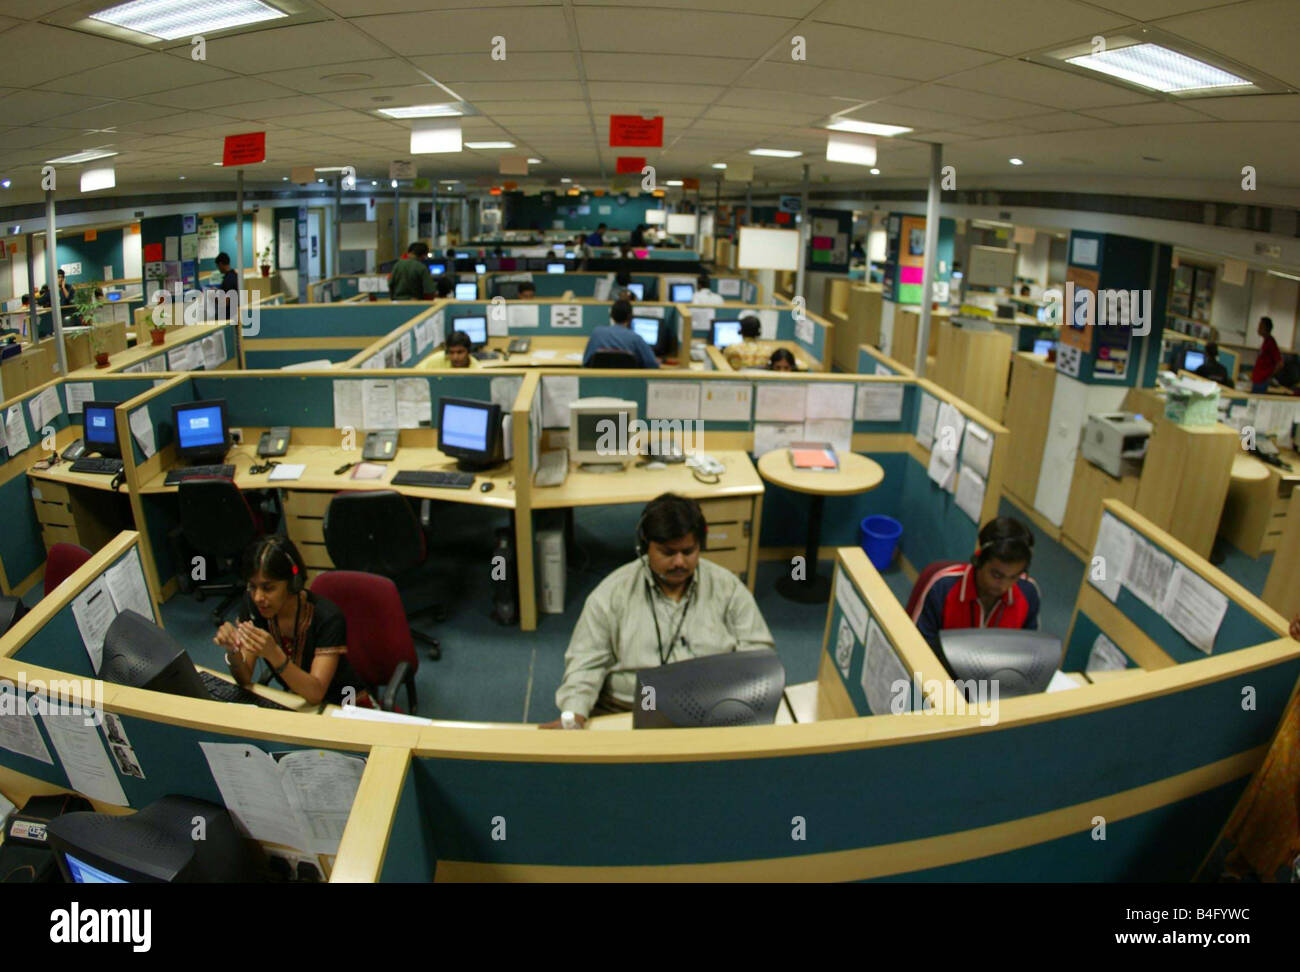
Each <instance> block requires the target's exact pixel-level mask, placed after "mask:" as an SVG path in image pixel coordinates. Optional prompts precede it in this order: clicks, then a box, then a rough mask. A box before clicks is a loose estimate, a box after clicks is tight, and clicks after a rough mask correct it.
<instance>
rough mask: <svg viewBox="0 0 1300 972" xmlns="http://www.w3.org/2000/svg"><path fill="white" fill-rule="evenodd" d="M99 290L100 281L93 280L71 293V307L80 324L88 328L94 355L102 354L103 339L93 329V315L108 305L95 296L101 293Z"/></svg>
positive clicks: (75, 288) (100, 297)
mask: <svg viewBox="0 0 1300 972" xmlns="http://www.w3.org/2000/svg"><path fill="white" fill-rule="evenodd" d="M99 288H100V281H98V280H94V281H91V282H90V283H85V284H80V285H78V286H77V287H74V288H73V291H72V306H73V307H75V308H76V309H77V317H78V318H80V319H81V323H82V324H84V325H87V326H89V327H90V345H91V347H92V348H93V349H94V351H95V353H96V354H101V353H102V352H103V350H104V347H103V345H104V338H103V335H102V334H101V333H100V332H99V331H98V330H97V329H96V328H95V327H94V324H95V314H96V313H97V312H98V311H99V309H100V308H101V307H103V306H104V305H105V304H107V303H108V301H107V300H105V299H104V298H103V297H102V296H97V295H98V294H102V293H103V291H102V290H100V289H99Z"/></svg>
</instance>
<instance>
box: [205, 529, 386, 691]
mask: <svg viewBox="0 0 1300 972" xmlns="http://www.w3.org/2000/svg"><path fill="white" fill-rule="evenodd" d="M242 573H243V577H244V579H245V581H246V583H247V584H248V593H247V594H245V595H244V603H243V606H242V607H241V609H240V612H239V623H238V624H237V625H235V624H231V623H230V622H228V621H227V622H226V623H225V624H223V625H222V626H221V627H220V628H219V629H218V630H217V636H216V637H215V638H214V639H213V640H214V641H215V642H216V643H217V644H219V645H221V646H222V647H223V648H225V649H226V661H227V663H229V665H230V673H231V674H232V675H234V677H235V680H236V681H237V682H239V684H240V685H244V686H247V685H249V684H250V683H251V682H252V681H253V672H254V670H255V669H256V668H257V660H258V658H262V659H264V660H265V661H266V663H267V665H269V666H270V667H271V671H272V673H273V674H274V675H275V677H276V680H277V681H279V683H280V684H281V686H283V687H284V688H285V689H286V690H288V691H290V692H293V693H294V694H295V695H299V696H301V697H302V698H303V699H305V700H307V701H308V702H311V703H318V702H322V701H324V702H333V703H334V704H336V705H338V704H342V702H343V691H344V689H346V688H349V687H350V688H351V689H352V693H353V696H354V699H355V696H356V695H359V694H360V692H361V681H360V680H359V679H358V678H357V677H356V675H355V674H354V673H353V671H352V667H351V666H350V665H349V664H348V662H347V658H346V654H347V650H348V649H347V642H348V639H347V624H346V622H345V621H344V619H343V612H342V611H340V610H339V608H338V606H337V605H335V604H334V603H333V602H332V601H328V600H326V599H325V598H323V597H319V596H317V595H316V594H313V593H312V592H311V591H308V590H306V589H305V587H306V583H307V568H306V567H305V566H304V565H303V562H302V558H301V557H300V556H299V554H298V550H297V548H296V547H295V546H294V545H293V542H292V541H290V540H289V539H288V538H287V537H283V536H268V537H263V538H261V539H260V540H257V541H255V542H254V543H253V544H252V545H251V546H249V548H248V549H247V550H246V551H245V552H244V562H243V572H242Z"/></svg>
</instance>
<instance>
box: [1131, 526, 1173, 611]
mask: <svg viewBox="0 0 1300 972" xmlns="http://www.w3.org/2000/svg"><path fill="white" fill-rule="evenodd" d="M1173 571H1174V561H1173V558H1172V557H1170V556H1169V555H1168V554H1166V553H1164V552H1163V551H1161V550H1158V549H1156V547H1155V545H1154V544H1152V543H1150V542H1148V541H1147V540H1146V539H1145V538H1144V537H1141V536H1138V535H1137V534H1136V533H1134V534H1133V552H1132V554H1131V555H1130V557H1129V561H1128V566H1127V567H1126V568H1125V570H1124V586H1125V587H1127V588H1128V589H1129V590H1130V591H1132V592H1133V596H1134V597H1136V598H1137V599H1138V600H1139V601H1141V602H1142V603H1143V604H1145V605H1146V606H1147V607H1149V608H1150V609H1151V610H1152V611H1155V612H1156V613H1157V614H1158V613H1160V612H1161V611H1163V610H1164V605H1165V598H1166V597H1167V596H1168V594H1169V579H1170V577H1171V576H1172V574H1173Z"/></svg>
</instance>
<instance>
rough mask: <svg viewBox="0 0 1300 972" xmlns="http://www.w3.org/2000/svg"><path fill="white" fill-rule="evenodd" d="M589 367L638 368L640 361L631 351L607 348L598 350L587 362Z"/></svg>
mask: <svg viewBox="0 0 1300 972" xmlns="http://www.w3.org/2000/svg"><path fill="white" fill-rule="evenodd" d="M587 367H588V368H638V367H640V363H639V362H638V361H637V359H636V355H635V354H633V353H632V352H631V351H623V350H621V349H619V348H605V349H603V350H600V351H597V352H596V353H595V354H593V355H592V356H591V360H590V361H589V362H587Z"/></svg>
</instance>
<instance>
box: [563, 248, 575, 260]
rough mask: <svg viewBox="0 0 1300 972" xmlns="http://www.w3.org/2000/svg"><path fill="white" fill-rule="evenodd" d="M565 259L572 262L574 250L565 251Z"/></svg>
mask: <svg viewBox="0 0 1300 972" xmlns="http://www.w3.org/2000/svg"><path fill="white" fill-rule="evenodd" d="M564 259H566V260H572V259H573V251H572V250H565V251H564Z"/></svg>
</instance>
